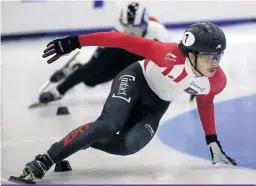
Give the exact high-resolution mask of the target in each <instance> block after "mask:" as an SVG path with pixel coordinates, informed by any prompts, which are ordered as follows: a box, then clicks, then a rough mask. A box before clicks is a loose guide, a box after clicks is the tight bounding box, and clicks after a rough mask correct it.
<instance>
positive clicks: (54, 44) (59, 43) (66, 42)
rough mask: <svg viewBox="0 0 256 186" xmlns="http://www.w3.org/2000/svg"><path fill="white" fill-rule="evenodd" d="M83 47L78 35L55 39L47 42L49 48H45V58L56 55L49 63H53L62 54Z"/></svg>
mask: <svg viewBox="0 0 256 186" xmlns="http://www.w3.org/2000/svg"><path fill="white" fill-rule="evenodd" d="M77 48H79V49H80V48H81V45H80V43H79V39H78V36H70V37H65V38H62V39H55V40H53V41H51V42H50V43H48V44H47V48H46V49H45V50H44V54H43V56H42V57H43V58H46V57H48V56H51V55H54V54H55V55H54V56H53V57H51V58H50V59H49V60H48V61H47V63H49V64H50V63H52V62H54V61H56V60H57V59H59V57H60V56H62V55H65V54H68V53H70V52H72V51H73V50H75V49H77Z"/></svg>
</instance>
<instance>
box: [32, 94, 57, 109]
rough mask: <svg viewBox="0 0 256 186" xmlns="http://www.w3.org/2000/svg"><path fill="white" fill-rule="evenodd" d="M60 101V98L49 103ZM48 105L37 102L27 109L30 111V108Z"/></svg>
mask: <svg viewBox="0 0 256 186" xmlns="http://www.w3.org/2000/svg"><path fill="white" fill-rule="evenodd" d="M60 99H61V97H59V98H56V99H55V100H52V101H50V102H49V103H53V102H55V101H58V100H60ZM49 103H41V102H39V101H38V102H36V103H33V104H31V105H29V106H28V108H29V109H32V108H38V107H45V106H47V104H49Z"/></svg>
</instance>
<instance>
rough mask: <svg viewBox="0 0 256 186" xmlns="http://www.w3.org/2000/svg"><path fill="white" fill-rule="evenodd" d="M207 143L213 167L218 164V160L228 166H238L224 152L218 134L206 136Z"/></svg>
mask: <svg viewBox="0 0 256 186" xmlns="http://www.w3.org/2000/svg"><path fill="white" fill-rule="evenodd" d="M206 142H207V145H208V146H209V147H210V152H211V156H212V164H213V165H215V164H216V163H217V161H218V159H221V160H223V161H224V163H226V164H227V163H231V164H232V165H234V166H236V165H237V163H236V161H235V160H234V159H232V158H230V157H229V156H227V155H226V153H225V152H224V151H223V149H222V147H221V145H220V142H219V141H218V138H217V135H216V134H214V135H206Z"/></svg>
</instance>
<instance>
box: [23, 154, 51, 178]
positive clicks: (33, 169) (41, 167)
mask: <svg viewBox="0 0 256 186" xmlns="http://www.w3.org/2000/svg"><path fill="white" fill-rule="evenodd" d="M52 165H53V161H52V160H51V158H50V157H49V156H48V155H47V154H43V155H41V154H39V155H37V156H36V157H35V159H34V160H33V161H31V162H29V163H27V164H26V165H25V168H24V170H23V176H24V177H27V176H30V177H31V178H32V180H33V179H42V178H43V177H44V174H45V173H46V172H47V171H48V170H49V169H50V168H51V166H52Z"/></svg>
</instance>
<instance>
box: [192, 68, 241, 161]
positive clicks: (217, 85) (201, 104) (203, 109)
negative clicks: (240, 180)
mask: <svg viewBox="0 0 256 186" xmlns="http://www.w3.org/2000/svg"><path fill="white" fill-rule="evenodd" d="M226 83H227V80H226V76H225V74H224V72H223V71H222V70H221V68H219V70H218V71H217V72H216V74H215V75H214V77H212V78H210V86H211V91H210V93H209V94H208V95H198V96H197V97H196V102H197V108H198V112H199V117H200V120H201V123H202V125H203V129H204V132H205V137H206V143H207V145H208V146H209V147H210V151H211V156H212V163H213V164H216V163H217V159H218V158H221V159H222V160H223V161H224V162H225V163H231V164H232V165H237V163H236V161H235V160H233V159H232V158H230V157H229V156H227V155H226V154H225V152H224V151H223V149H222V147H221V145H220V142H219V141H218V138H217V133H216V127H215V115H214V102H213V101H214V97H215V96H216V95H217V94H219V93H220V92H222V90H223V89H224V88H225V87H226Z"/></svg>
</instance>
